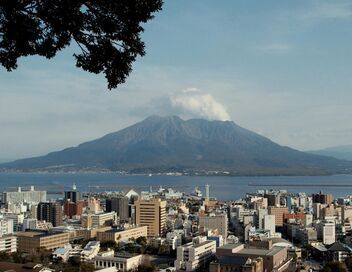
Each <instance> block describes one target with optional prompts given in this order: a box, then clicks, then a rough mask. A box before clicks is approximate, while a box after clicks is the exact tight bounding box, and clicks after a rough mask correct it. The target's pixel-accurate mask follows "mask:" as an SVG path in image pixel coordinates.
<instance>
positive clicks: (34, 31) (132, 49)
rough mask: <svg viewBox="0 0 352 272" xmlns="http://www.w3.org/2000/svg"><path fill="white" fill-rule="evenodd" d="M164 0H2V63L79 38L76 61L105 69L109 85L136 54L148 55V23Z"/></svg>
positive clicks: (47, 52) (9, 65)
mask: <svg viewBox="0 0 352 272" xmlns="http://www.w3.org/2000/svg"><path fill="white" fill-rule="evenodd" d="M162 3H163V1H162V0H99V1H91V0H55V1H53V0H1V1H0V64H1V65H2V66H4V67H5V68H6V69H7V70H8V71H12V70H13V69H16V68H17V60H18V58H20V57H23V56H31V55H39V56H44V57H46V58H48V59H50V58H52V57H54V56H55V55H56V53H57V52H58V51H60V50H61V49H63V48H65V47H67V46H68V45H70V43H71V42H72V41H74V42H75V43H76V44H77V45H78V47H79V48H80V49H79V51H80V52H78V53H75V54H74V57H75V59H76V66H77V67H80V68H82V69H83V70H85V71H88V72H91V73H95V74H98V73H102V72H103V73H104V74H105V77H106V79H107V81H108V88H109V89H111V88H116V87H117V85H118V84H120V83H123V82H125V80H126V77H127V76H128V75H129V73H130V72H131V70H132V63H133V62H134V61H135V60H136V57H137V56H143V55H145V49H144V43H143V41H142V40H141V38H140V34H141V32H143V31H144V28H143V26H142V24H143V23H145V22H147V21H149V20H150V19H152V18H153V13H154V12H157V11H159V10H161V7H162Z"/></svg>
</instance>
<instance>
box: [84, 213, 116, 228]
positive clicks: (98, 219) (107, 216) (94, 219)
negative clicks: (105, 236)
mask: <svg viewBox="0 0 352 272" xmlns="http://www.w3.org/2000/svg"><path fill="white" fill-rule="evenodd" d="M116 221H117V216H116V212H108V213H105V212H100V213H93V214H91V213H88V214H82V216H81V224H82V226H83V227H85V228H98V227H101V226H112V225H114V224H116Z"/></svg>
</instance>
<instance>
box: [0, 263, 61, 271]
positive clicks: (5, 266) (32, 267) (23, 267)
mask: <svg viewBox="0 0 352 272" xmlns="http://www.w3.org/2000/svg"><path fill="white" fill-rule="evenodd" d="M0 271H7V272H10V271H11V272H54V270H53V269H50V268H47V267H45V266H43V265H42V264H36V263H25V264H18V263H10V262H0Z"/></svg>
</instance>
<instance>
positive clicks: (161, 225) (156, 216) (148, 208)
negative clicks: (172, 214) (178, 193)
mask: <svg viewBox="0 0 352 272" xmlns="http://www.w3.org/2000/svg"><path fill="white" fill-rule="evenodd" d="M135 207H136V208H135V211H136V224H137V225H140V226H148V236H161V235H162V234H163V233H164V231H165V229H166V201H164V200H161V199H159V198H152V199H148V200H137V201H136V202H135Z"/></svg>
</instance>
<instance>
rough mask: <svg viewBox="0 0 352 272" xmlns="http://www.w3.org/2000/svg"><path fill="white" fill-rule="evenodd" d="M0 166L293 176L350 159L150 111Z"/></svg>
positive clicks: (228, 125) (333, 169)
mask: <svg viewBox="0 0 352 272" xmlns="http://www.w3.org/2000/svg"><path fill="white" fill-rule="evenodd" d="M1 168H2V169H16V170H26V171H33V170H65V171H67V170H80V169H96V170H97V169H104V170H115V171H117V170H118V171H128V172H132V173H136V172H144V173H146V172H168V171H185V172H188V173H192V172H195V171H196V172H199V171H200V172H206V171H226V172H231V173H233V174H236V175H240V174H242V175H249V174H254V175H258V174H265V175H268V174H271V175H273V174H290V175H293V174H296V175H297V174H324V173H325V174H326V173H342V172H346V171H349V169H351V168H352V163H350V162H346V161H341V160H336V159H333V158H328V157H322V156H317V155H312V154H307V153H304V152H300V151H297V150H293V149H291V148H288V147H283V146H280V145H278V144H276V143H273V142H272V141H270V140H269V139H267V138H265V137H263V136H261V135H258V134H256V133H254V132H252V131H249V130H247V129H244V128H242V127H240V126H238V125H236V124H235V123H234V122H232V121H208V120H204V119H189V120H186V121H185V120H183V119H181V118H180V117H178V116H157V115H153V116H150V117H148V118H146V119H144V120H143V121H141V122H139V123H136V124H134V125H132V126H130V127H127V128H125V129H122V130H120V131H117V132H114V133H110V134H108V135H105V136H103V137H102V138H99V139H96V140H93V141H90V142H86V143H82V144H80V145H79V146H77V147H72V148H67V149H64V150H62V151H58V152H53V153H49V154H48V155H46V156H42V157H37V158H29V159H23V160H17V161H15V162H12V163H6V164H2V165H0V169H1ZM346 169H347V170H346Z"/></svg>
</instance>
